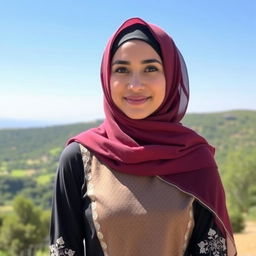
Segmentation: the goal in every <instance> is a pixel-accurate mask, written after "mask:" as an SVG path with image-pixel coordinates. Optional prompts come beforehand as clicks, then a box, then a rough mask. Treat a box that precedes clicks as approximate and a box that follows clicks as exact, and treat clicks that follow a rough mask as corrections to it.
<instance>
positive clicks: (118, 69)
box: [115, 67, 128, 73]
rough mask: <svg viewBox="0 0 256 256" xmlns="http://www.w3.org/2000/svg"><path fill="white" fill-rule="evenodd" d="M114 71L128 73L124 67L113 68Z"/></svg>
mask: <svg viewBox="0 0 256 256" xmlns="http://www.w3.org/2000/svg"><path fill="white" fill-rule="evenodd" d="M115 73H128V69H127V68H126V67H119V68H116V69H115Z"/></svg>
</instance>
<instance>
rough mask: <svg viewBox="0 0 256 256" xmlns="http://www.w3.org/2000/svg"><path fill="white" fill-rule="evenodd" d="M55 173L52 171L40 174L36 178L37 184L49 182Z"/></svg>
mask: <svg viewBox="0 0 256 256" xmlns="http://www.w3.org/2000/svg"><path fill="white" fill-rule="evenodd" d="M54 175H55V174H53V173H48V174H43V175H40V176H38V177H37V178H36V182H37V184H39V185H46V184H47V183H49V182H50V181H51V178H52V176H54Z"/></svg>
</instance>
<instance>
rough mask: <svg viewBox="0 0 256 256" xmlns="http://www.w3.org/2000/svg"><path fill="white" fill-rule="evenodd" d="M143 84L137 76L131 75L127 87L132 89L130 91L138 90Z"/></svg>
mask: <svg viewBox="0 0 256 256" xmlns="http://www.w3.org/2000/svg"><path fill="white" fill-rule="evenodd" d="M143 86H144V85H143V82H142V80H141V77H140V76H139V75H138V74H133V75H132V76H131V79H130V81H129V83H128V87H129V89H132V90H140V89H142V88H143Z"/></svg>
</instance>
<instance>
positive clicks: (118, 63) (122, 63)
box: [112, 60, 131, 66]
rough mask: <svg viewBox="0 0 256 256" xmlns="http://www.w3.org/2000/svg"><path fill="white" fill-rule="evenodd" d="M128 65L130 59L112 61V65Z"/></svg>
mask: <svg viewBox="0 0 256 256" xmlns="http://www.w3.org/2000/svg"><path fill="white" fill-rule="evenodd" d="M120 64H121V65H130V64H131V63H130V61H127V60H116V61H114V62H113V63H112V66H113V65H120Z"/></svg>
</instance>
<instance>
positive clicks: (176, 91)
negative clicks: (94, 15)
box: [68, 18, 232, 237]
mask: <svg viewBox="0 0 256 256" xmlns="http://www.w3.org/2000/svg"><path fill="white" fill-rule="evenodd" d="M138 24H141V25H143V26H145V28H147V29H148V30H149V31H150V34H151V35H152V37H154V39H155V40H156V41H157V42H158V43H159V45H160V48H161V54H162V61H163V67H164V73H165V78H166V94H165V98H164V100H163V103H162V104H161V106H160V107H159V108H158V109H157V110H156V111H155V112H154V113H153V114H151V115H150V116H148V117H147V118H145V119H139V120H138V119H130V118H129V117H127V116H126V115H125V114H124V113H122V112H121V110H119V109H118V108H117V107H116V106H115V104H114V102H113V101H112V99H111V93H110V84H109V83H110V70H111V57H112V56H111V50H112V46H113V44H115V40H116V38H117V37H118V35H119V34H120V33H122V31H124V30H125V29H126V28H127V27H130V26H133V25H138ZM101 82H102V88H103V92H104V111H105V116H106V118H105V121H104V122H103V124H101V125H100V126H99V127H97V128H93V129H90V130H88V131H85V132H82V133H81V134H78V135H77V136H75V137H73V138H71V139H70V140H69V141H68V143H71V142H72V141H77V142H78V143H81V144H83V145H84V146H86V147H87V148H88V149H90V150H91V151H92V152H93V153H94V154H95V155H96V157H97V158H98V159H99V160H100V161H101V162H102V163H104V164H105V165H107V166H108V167H109V168H112V169H114V170H116V171H119V172H124V173H128V174H131V175H148V176H155V175H157V176H160V177H161V178H163V179H165V180H166V181H167V182H169V183H172V184H175V185H177V187H180V188H181V189H182V190H183V191H185V192H186V191H187V192H189V193H190V194H192V195H194V196H195V197H196V198H198V199H199V200H200V201H201V202H202V203H203V204H205V205H206V206H208V207H209V208H210V209H212V211H213V212H214V213H215V214H216V216H217V218H218V219H219V220H220V223H223V226H224V229H225V230H226V231H227V234H228V235H229V236H230V237H232V230H231V226H230V222H229V218H228V214H227V210H226V205H225V195H224V191H223V187H222V183H221V180H220V177H219V174H218V170H217V165H216V163H215V160H214V151H215V150H214V148H213V147H212V146H211V145H209V144H208V142H207V141H206V140H205V139H204V138H203V137H201V136H200V135H198V134H197V133H196V132H195V131H193V130H191V129H189V128H187V127H185V126H183V125H182V124H181V123H180V121H181V119H182V118H183V116H184V115H185V112H186V109H187V105H188V100H189V84H188V74H187V69H186V64H185V61H184V59H183V57H182V55H181V53H180V52H179V50H178V48H177V47H176V45H175V43H174V41H173V40H172V38H171V37H170V36H169V35H168V34H167V33H165V32H164V31H163V30H162V29H161V28H159V27H157V26H156V25H153V24H149V23H147V22H145V21H143V20H142V19H140V18H132V19H129V20H127V21H126V22H124V24H122V25H121V27H120V28H119V29H118V30H117V32H116V33H115V34H114V35H113V36H112V37H111V38H110V40H109V42H108V44H107V46H106V49H105V51H104V54H103V58H102V64H101ZM205 184H207V186H209V187H205ZM206 191H207V193H206ZM216 195H218V197H217V198H216Z"/></svg>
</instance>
